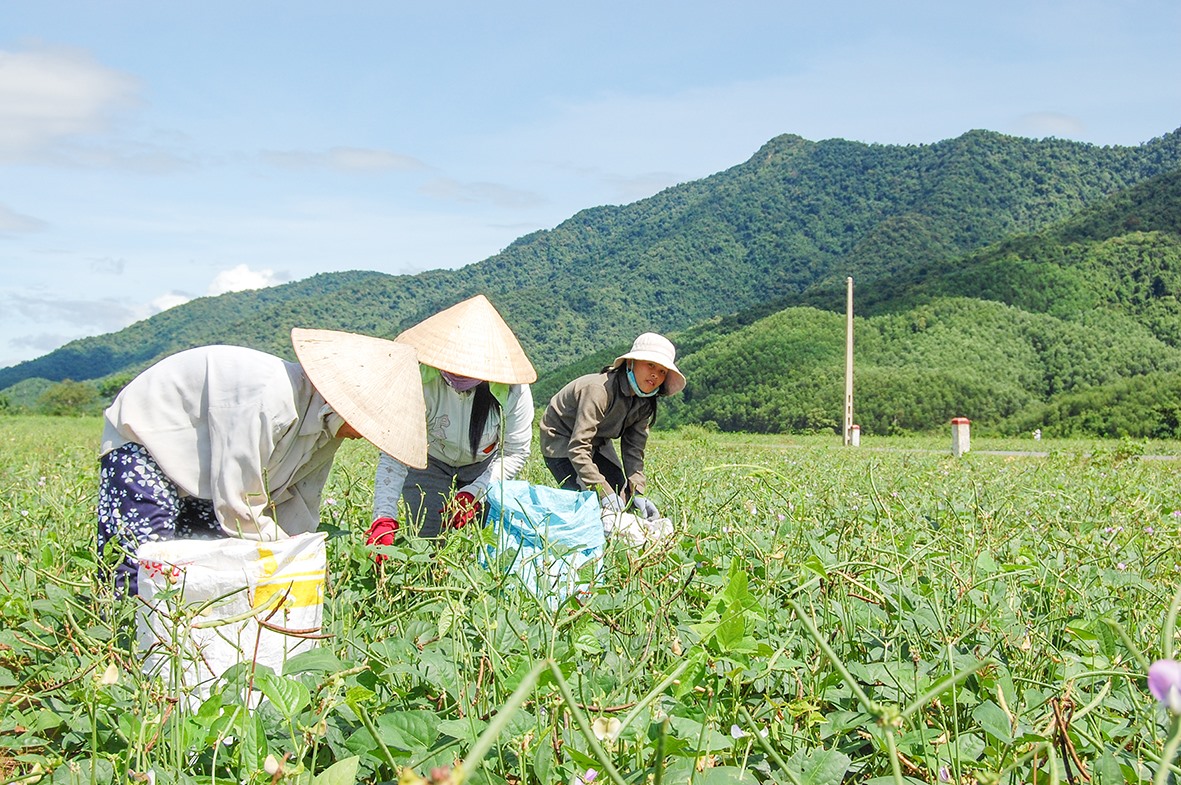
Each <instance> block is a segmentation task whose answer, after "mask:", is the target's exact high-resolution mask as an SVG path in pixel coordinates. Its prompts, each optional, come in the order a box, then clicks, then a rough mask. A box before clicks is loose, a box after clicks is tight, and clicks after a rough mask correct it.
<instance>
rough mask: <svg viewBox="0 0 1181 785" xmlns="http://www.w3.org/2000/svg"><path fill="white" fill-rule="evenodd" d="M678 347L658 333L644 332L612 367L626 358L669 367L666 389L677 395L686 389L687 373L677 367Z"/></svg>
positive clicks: (617, 365) (616, 359) (665, 381)
mask: <svg viewBox="0 0 1181 785" xmlns="http://www.w3.org/2000/svg"><path fill="white" fill-rule="evenodd" d="M676 359H677V348H676V347H675V346H673V344H672V341H670V340H669V339H667V338H665V337H664V336H663V335H657V334H656V333H644V334H642V335H641V336H640V337H638V338H636V340H635V341H634V342H632V348H631V350H630V351H628V352H627V353H625V354H621V355H619V356H618V357H616V358H615V362H613V363H612V364H611V367H612V368H618V367H619V366H620V365H622V364H623V361H624V360H648V361H649V362H654V363H656V364H657V365H663V366H664V367H665V368H667V369H668V377H667V378H665V380H664V388H665V391H666V392H667V393H668V394H669V395H676V394H677V393H679V392H680V391H681V390H683V389H685V374H683V373H681V372H680V371H679V370H678V369H677V365H676Z"/></svg>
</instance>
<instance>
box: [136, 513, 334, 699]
mask: <svg viewBox="0 0 1181 785" xmlns="http://www.w3.org/2000/svg"><path fill="white" fill-rule="evenodd" d="M325 538H326V535H325V534H323V533H316V532H313V533H309V534H301V535H298V536H295V537H290V538H287V539H283V540H275V541H269V542H259V541H256V540H243V539H239V538H226V539H219V540H170V541H167V542H148V543H144V544H143V545H141V546H140V547H139V549H138V550H137V551H136V558H137V560H138V561H139V596H140V598H141V600H142V602H141V603H140V606H139V610H138V613H137V618H136V628H137V629H136V632H137V637H138V640H139V648H140V651H141V653H142V654H143V655H144V660H143V669H144V672H145V673H147V674H149V675H158V676H160V677H161V678H163V679H164V680H165V682H166V683H168V684H169V685H171V686H174V687H175V686H183V687H184V688H186V689H187V690H190V691H191V692H192V694H194V695H195V696H197V697H199V698H203V697H206V696H207V695H208V694H209V690H210V688H211V687H212V686H213V683H214V682H215V681H216V680H217V677H219V676H220V675H221V674H222V673H223V672H225V670H226V669H227V668H229V667H230V666H232V665H235V664H237V663H239V662H249V661H251V660H253V661H254V662H256V663H258V664H261V665H268V666H270V667H271V668H273V669H274V670H275V671H276V672H277V673H282V672H283V665H284V663H286V662H287V660H288V659H289V658H290V657H291V656H293V655H294V654H297V653H299V652H301V651H306V650H308V649H311V648H314V647H315V645H316V640H317V639H316V638H315V637H311V636H314V635H317V634H318V633H319V632H320V624H321V621H322V619H323V609H324V581H325V577H326V571H327V552H326V549H325V546H324V541H325ZM284 631H285V632H284ZM177 674H179V675H180V677H181V678H180V682H181V684H180V685H177V684H176V680H175V678H174V677H175V675H177Z"/></svg>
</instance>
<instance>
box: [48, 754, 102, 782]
mask: <svg viewBox="0 0 1181 785" xmlns="http://www.w3.org/2000/svg"><path fill="white" fill-rule="evenodd" d="M92 768H93V776H92ZM114 779H115V767H114V766H112V765H111V762H110V761H109V760H107V759H105V758H99V759H97V760H95V759H94V758H86V759H84V760H75V761H68V762H66V763H64V764H62V765H61V766H58V767H57V768H56V769H54V770H53V780H52V783H53V785H91V783H92V782H97V783H98V785H110V783H111V782H112V781H113V780H114Z"/></svg>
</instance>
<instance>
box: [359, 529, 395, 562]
mask: <svg viewBox="0 0 1181 785" xmlns="http://www.w3.org/2000/svg"><path fill="white" fill-rule="evenodd" d="M397 533H398V522H397V521H395V520H394V519H393V518H378V519H377V520H376V521H374V522H373V523H372V525H370V527H369V531H367V532H365V544H366V545H393V544H394V535H395V534H397ZM388 558H389V557H388V556H386V555H385V554H382V553H375V554H373V561H374V562H376V563H377V564H381V563H382V562H383V561H385V560H386V559H388Z"/></svg>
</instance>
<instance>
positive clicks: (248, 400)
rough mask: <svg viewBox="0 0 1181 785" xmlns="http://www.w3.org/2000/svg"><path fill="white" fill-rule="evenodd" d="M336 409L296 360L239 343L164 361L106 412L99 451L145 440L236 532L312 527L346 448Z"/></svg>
mask: <svg viewBox="0 0 1181 785" xmlns="http://www.w3.org/2000/svg"><path fill="white" fill-rule="evenodd" d="M328 411H329V409H328V407H327V406H326V404H325V401H324V398H323V396H321V395H320V393H318V392H317V391H316V389H315V388H314V387H313V386H312V383H311V382H310V381H309V380H308V378H307V376H306V375H305V373H304V371H303V368H302V367H301V366H300V365H299V364H298V363H292V362H287V361H285V360H283V359H281V358H279V357H274V356H272V355H269V354H265V353H263V352H259V351H255V350H253V349H246V348H242V347H238V346H204V347H200V348H197V349H189V350H188V351H183V352H179V353H177V354H174V355H172V356H170V357H166V358H165V359H163V360H161V361H160V362H158V363H156V364H155V365H153V366H152V367H150V368H148V369H147V370H145V371H144V372H143V373H141V374H140V375H139V376H137V377H136V378H135V379H133V380H132V381H131V382H130V383H129V384H128V385H127V386H126V387H125V388H123V390H122V392H120V393H119V395H118V397H116V398H115V401H114V403H112V404H111V406H110V407H109V408H108V409H107V410H106V412H105V421H104V428H103V436H102V447H101V454H103V455H105V454H106V453H108V452H110V451H111V450H113V449H115V448H116V447H120V446H122V445H124V444H127V443H128V442H135V443H137V444H141V445H143V446H144V447H145V448H147V450H148V452H149V453H151V455H152V458H154V459H155V461H156V463H157V464H159V466H160V469H161V470H162V471H163V472H164V474H166V475H167V476H168V477H169V479H171V480H172V481H173V482H174V483H176V485H177V487H178V488H180V490H181V492H182V493H184V494H186V495H188V496H192V497H196V498H199V499H208V500H210V501H212V502H213V508H214V511H215V512H216V514H217V519H218V522H219V523H220V524H221V527H222V529H224V530H225V532H226V533H227V534H229V535H232V536H240V537H245V538H248V539H259V540H273V539H279V538H282V537H286V536H289V535H295V534H302V533H304V532H310V531H315V530H316V528H317V527H318V526H319V521H320V512H319V511H320V496H321V494H322V492H323V489H324V484H325V482H327V480H328V472H329V470H330V469H331V468H332V459H333V457H334V456H335V454H336V449H337V448H338V447H339V446H340V444H341V442H340V440H339V439H336V438H333V436H332V434H330V433H329V432H328V430H327V428H326V426H325V420H324V417H325V414H326V413H327V412H328Z"/></svg>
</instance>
